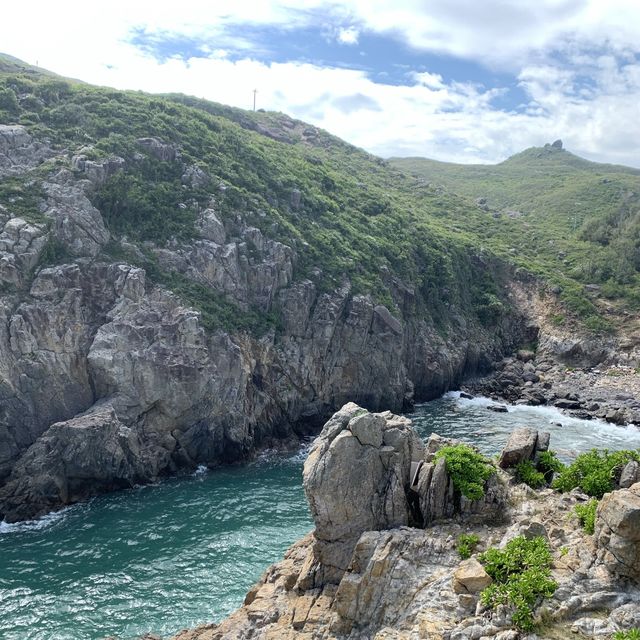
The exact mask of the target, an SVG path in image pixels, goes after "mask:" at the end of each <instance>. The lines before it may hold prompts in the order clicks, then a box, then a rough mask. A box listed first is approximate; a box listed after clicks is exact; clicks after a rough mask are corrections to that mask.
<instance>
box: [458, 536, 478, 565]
mask: <svg viewBox="0 0 640 640" xmlns="http://www.w3.org/2000/svg"><path fill="white" fill-rule="evenodd" d="M479 543H480V538H479V537H478V536H477V535H476V534H475V533H462V534H460V535H459V536H458V544H457V549H458V553H459V554H460V557H461V558H462V559H463V560H466V559H467V558H470V557H471V554H472V553H473V552H474V551H475V548H476V547H477V546H478V544H479Z"/></svg>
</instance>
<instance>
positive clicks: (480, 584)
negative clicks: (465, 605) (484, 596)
mask: <svg viewBox="0 0 640 640" xmlns="http://www.w3.org/2000/svg"><path fill="white" fill-rule="evenodd" d="M492 582H493V580H492V579H491V576H490V575H489V574H488V573H487V572H486V571H485V569H484V567H483V566H482V565H481V564H480V563H479V562H478V561H477V560H476V559H475V558H469V559H467V560H463V561H462V562H461V563H460V566H459V567H458V568H457V569H456V571H455V573H454V574H453V590H454V591H455V592H456V593H478V592H480V591H482V590H483V589H486V588H487V587H488V586H489V585H490V584H491V583H492Z"/></svg>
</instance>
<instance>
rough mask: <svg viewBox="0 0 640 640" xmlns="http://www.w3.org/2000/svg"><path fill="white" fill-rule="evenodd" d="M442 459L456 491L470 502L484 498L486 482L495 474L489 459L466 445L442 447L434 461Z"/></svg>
mask: <svg viewBox="0 0 640 640" xmlns="http://www.w3.org/2000/svg"><path fill="white" fill-rule="evenodd" d="M442 458H443V459H444V460H445V463H446V466H447V473H448V474H449V476H450V477H451V480H452V481H453V486H454V487H455V489H456V490H458V491H459V492H460V493H461V494H462V495H463V496H465V498H468V499H469V500H480V499H481V498H483V497H484V485H485V482H486V481H487V480H488V479H489V478H490V477H491V476H492V475H493V474H494V473H495V469H494V467H493V465H492V464H491V463H490V461H489V460H487V458H485V457H484V456H483V455H481V454H479V453H478V452H477V451H475V450H474V449H472V448H471V447H470V446H468V445H466V444H456V445H450V446H447V447H442V449H440V450H439V451H438V452H437V453H436V455H435V458H434V461H438V460H440V459H442Z"/></svg>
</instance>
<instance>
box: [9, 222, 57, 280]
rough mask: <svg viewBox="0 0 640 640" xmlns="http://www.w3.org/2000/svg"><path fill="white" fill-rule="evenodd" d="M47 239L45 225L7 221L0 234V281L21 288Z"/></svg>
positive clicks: (36, 262)
mask: <svg viewBox="0 0 640 640" xmlns="http://www.w3.org/2000/svg"><path fill="white" fill-rule="evenodd" d="M47 238H48V234H47V231H46V226H45V225H43V224H30V223H29V222H27V221H26V220H23V219H22V218H11V219H9V220H8V221H7V222H6V223H5V225H4V228H3V229H2V232H1V233H0V281H2V282H6V283H10V284H13V285H15V286H21V285H22V284H23V283H24V281H25V278H26V277H28V276H29V274H30V272H31V271H32V269H33V268H34V267H35V266H36V265H37V264H38V259H39V258H40V254H41V253H42V250H43V249H44V247H45V245H46V243H47Z"/></svg>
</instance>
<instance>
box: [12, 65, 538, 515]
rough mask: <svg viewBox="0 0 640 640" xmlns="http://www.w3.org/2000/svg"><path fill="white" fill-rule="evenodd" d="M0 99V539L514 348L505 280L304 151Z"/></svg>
mask: <svg viewBox="0 0 640 640" xmlns="http://www.w3.org/2000/svg"><path fill="white" fill-rule="evenodd" d="M0 80H1V81H2V84H3V86H4V87H5V90H6V91H9V92H11V95H15V103H12V105H13V106H12V105H9V107H6V105H5V107H3V109H5V111H0V116H1V117H2V119H4V120H5V121H6V122H8V124H0V285H1V289H0V294H1V295H0V367H1V369H0V398H1V402H0V485H1V486H0V520H1V519H6V520H7V521H15V520H20V519H28V518H33V517H36V516H38V515H41V514H43V513H45V512H47V511H50V510H52V509H56V508H59V507H60V506H62V505H65V504H70V503H73V502H76V501H78V500H82V499H86V498H87V497H90V496H91V495H95V494H96V493H99V492H103V491H110V490H114V489H118V488H124V487H130V486H133V485H135V484H138V483H144V482H150V481H154V480H156V479H157V478H159V477H161V476H164V475H167V474H171V473H175V472H177V471H179V470H181V469H193V468H195V467H196V466H197V465H200V464H206V465H209V466H215V465H217V464H221V463H228V462H233V461H238V460H242V459H245V458H247V457H248V456H251V455H252V454H253V453H254V452H255V451H256V449H258V448H260V447H262V446H266V445H270V444H272V443H274V442H284V443H285V444H286V443H289V444H291V443H293V442H295V439H296V438H297V437H298V436H299V435H300V434H307V433H309V432H310V431H313V430H314V429H317V428H318V427H319V426H320V425H321V424H322V422H323V421H324V420H325V419H326V417H327V416H328V415H330V414H331V412H332V411H334V410H335V409H336V408H338V407H340V406H341V405H342V404H344V402H346V401H347V399H355V400H357V401H358V402H360V403H361V404H363V405H364V406H367V407H368V408H370V409H380V408H392V409H394V410H397V411H399V410H402V409H408V408H410V407H411V404H412V402H413V401H414V399H421V400H422V399H428V398H433V397H436V396H438V395H439V394H441V393H442V392H443V391H446V390H447V389H450V388H452V387H455V386H457V385H458V384H459V382H460V381H461V380H462V379H463V378H464V377H465V376H467V375H469V374H472V373H475V372H477V371H482V370H486V369H488V368H489V367H490V366H491V363H492V362H493V361H495V360H497V359H499V358H500V357H501V356H502V354H503V353H505V352H510V351H512V349H513V348H514V347H515V346H516V345H517V344H518V343H520V342H521V341H522V340H525V339H528V338H530V335H529V334H531V331H532V329H531V328H530V327H529V326H528V325H527V323H526V322H525V321H524V320H523V317H522V315H521V314H520V313H519V312H518V311H517V309H515V308H514V307H513V305H511V304H510V303H509V300H508V296H507V292H506V290H505V289H504V283H505V282H507V281H508V279H509V277H510V267H509V266H508V265H507V264H505V263H503V262H501V261H499V260H496V259H494V258H493V257H492V256H490V255H481V254H478V253H477V252H475V251H473V250H472V249H471V248H470V247H469V246H468V243H467V242H466V240H464V239H463V238H462V237H457V236H447V235H446V234H445V233H444V232H443V231H442V229H440V228H438V227H437V226H434V224H432V221H431V220H430V218H429V216H428V215H427V214H426V208H425V207H432V206H440V205H441V204H442V203H441V202H440V200H439V197H438V196H437V194H431V195H429V196H428V197H427V198H426V199H425V200H424V203H425V204H423V205H420V206H421V207H422V209H421V211H420V212H415V211H413V210H412V207H413V206H414V204H416V202H417V201H415V200H412V201H409V200H407V195H406V193H405V192H404V191H403V188H400V187H401V185H402V184H403V181H404V179H403V178H400V177H399V176H397V175H395V174H394V173H393V172H390V171H388V170H387V169H386V168H385V167H384V166H383V164H382V163H381V161H379V160H378V159H376V158H373V157H371V156H368V155H367V154H365V153H364V152H361V151H359V150H357V149H354V148H352V147H349V146H348V145H346V144H345V143H343V142H341V141H339V140H336V139H334V138H332V137H330V136H328V135H327V134H326V133H324V132H321V131H319V130H315V129H313V128H311V127H308V126H306V125H304V124H303V123H299V122H296V121H293V120H290V119H288V118H286V117H285V116H274V115H273V114H265V115H261V114H246V113H244V112H240V111H237V110H231V109H226V110H225V109H224V108H222V107H220V106H218V105H211V104H209V103H203V104H199V103H197V101H191V102H193V103H194V104H191V103H190V102H189V100H187V99H185V98H184V97H173V98H160V97H151V96H144V95H142V94H135V93H124V92H115V91H111V90H106V89H97V88H94V87H89V86H87V85H76V84H72V83H68V82H66V81H64V80H61V79H52V78H49V77H46V76H39V75H38V74H35V75H33V74H32V75H29V76H28V77H27V76H25V75H24V74H23V75H21V74H19V73H16V74H11V73H9V74H6V75H4V76H3V77H2V78H0ZM7 95H8V94H7ZM183 102H186V103H187V104H183ZM7 108H8V109H9V110H8V111H7V110H6V109H7ZM19 122H20V123H19ZM403 194H404V195H403ZM436 200H437V201H438V202H437V203H436ZM451 206H457V205H456V202H455V200H452V201H451Z"/></svg>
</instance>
